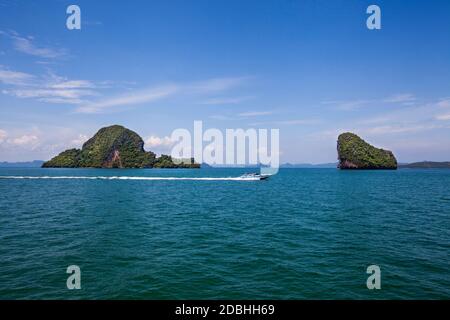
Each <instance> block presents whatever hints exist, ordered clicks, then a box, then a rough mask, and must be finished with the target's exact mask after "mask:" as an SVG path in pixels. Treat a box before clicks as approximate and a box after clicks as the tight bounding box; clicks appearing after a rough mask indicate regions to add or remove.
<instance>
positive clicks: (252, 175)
mask: <svg viewBox="0 0 450 320" xmlns="http://www.w3.org/2000/svg"><path fill="white" fill-rule="evenodd" d="M269 176H270V175H268V174H259V173H244V174H243V175H242V176H241V178H243V179H249V180H266V179H268V178H269Z"/></svg>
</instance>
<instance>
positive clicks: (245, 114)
mask: <svg viewBox="0 0 450 320" xmlns="http://www.w3.org/2000/svg"><path fill="white" fill-rule="evenodd" d="M270 114H273V112H272V111H250V112H242V113H239V114H238V116H240V117H259V116H267V115H270Z"/></svg>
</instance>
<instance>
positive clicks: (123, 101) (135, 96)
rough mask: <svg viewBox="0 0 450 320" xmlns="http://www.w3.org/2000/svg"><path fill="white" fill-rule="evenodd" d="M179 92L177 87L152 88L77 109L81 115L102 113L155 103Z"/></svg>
mask: <svg viewBox="0 0 450 320" xmlns="http://www.w3.org/2000/svg"><path fill="white" fill-rule="evenodd" d="M178 90H179V88H178V87H177V86H166V87H158V88H150V89H147V90H142V91H139V92H132V93H128V94H124V95H121V96H117V97H113V98H108V99H105V100H101V101H98V102H94V103H89V104H87V105H85V106H82V107H80V108H78V109H77V112H81V113H100V112H102V111H104V110H105V109H108V108H111V107H117V106H127V105H133V104H139V103H145V102H153V101H156V100H160V99H163V98H166V97H168V96H170V95H173V94H174V93H176V92H177V91H178Z"/></svg>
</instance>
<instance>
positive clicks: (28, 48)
mask: <svg viewBox="0 0 450 320" xmlns="http://www.w3.org/2000/svg"><path fill="white" fill-rule="evenodd" d="M0 35H3V36H5V37H7V38H9V39H11V41H12V43H13V47H14V49H15V50H16V51H18V52H21V53H25V54H28V55H31V56H35V57H39V58H43V59H52V58H59V57H63V56H66V55H67V51H66V50H65V49H60V48H51V47H45V46H39V45H37V44H36V43H35V39H34V38H33V37H23V36H21V35H19V34H18V33H17V32H15V31H0Z"/></svg>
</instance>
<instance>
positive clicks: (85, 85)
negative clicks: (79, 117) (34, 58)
mask: <svg viewBox="0 0 450 320" xmlns="http://www.w3.org/2000/svg"><path fill="white" fill-rule="evenodd" d="M0 82H1V83H3V84H4V85H5V87H6V88H5V89H3V90H2V91H1V92H2V93H3V94H6V95H11V96H14V97H16V98H21V99H36V100H38V101H43V102H49V103H58V104H81V103H86V98H87V97H92V96H96V95H98V92H96V91H95V90H93V89H94V88H96V85H95V84H93V83H92V82H91V81H88V80H69V79H67V78H64V77H59V76H56V75H54V74H49V75H45V76H35V75H31V74H28V73H24V72H19V71H13V70H8V69H6V68H5V67H3V66H0Z"/></svg>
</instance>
